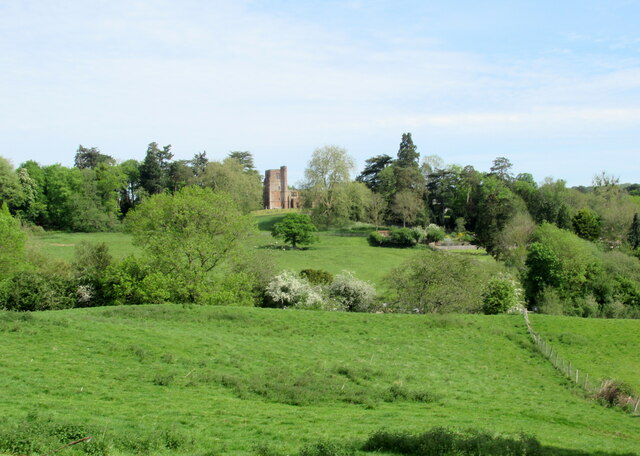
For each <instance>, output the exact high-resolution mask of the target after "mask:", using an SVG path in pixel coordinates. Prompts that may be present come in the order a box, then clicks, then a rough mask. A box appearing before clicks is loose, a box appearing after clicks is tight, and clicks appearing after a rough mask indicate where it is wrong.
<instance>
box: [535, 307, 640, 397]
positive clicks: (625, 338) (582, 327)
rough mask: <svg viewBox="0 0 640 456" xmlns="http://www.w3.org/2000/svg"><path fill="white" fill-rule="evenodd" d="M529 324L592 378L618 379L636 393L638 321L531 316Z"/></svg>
mask: <svg viewBox="0 0 640 456" xmlns="http://www.w3.org/2000/svg"><path fill="white" fill-rule="evenodd" d="M531 323H532V325H533V327H534V329H535V330H536V331H537V332H539V333H540V334H541V335H542V337H544V338H545V339H546V340H547V341H548V342H550V343H551V344H552V345H553V346H554V347H555V350H557V351H558V353H559V354H560V355H561V356H562V357H564V358H567V359H569V360H571V362H572V363H573V365H574V366H575V367H577V368H578V369H579V370H581V371H583V372H588V373H589V376H590V377H591V378H592V379H594V380H596V379H603V378H614V379H616V380H622V381H624V382H626V383H628V384H629V385H631V386H632V387H633V389H634V390H635V391H636V392H637V393H640V361H639V360H640V351H639V349H640V321H638V320H619V319H616V320H601V319H575V318H569V317H555V318H548V317H544V316H541V315H532V316H531Z"/></svg>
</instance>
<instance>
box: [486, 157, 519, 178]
mask: <svg viewBox="0 0 640 456" xmlns="http://www.w3.org/2000/svg"><path fill="white" fill-rule="evenodd" d="M511 168H513V165H512V164H511V162H510V161H509V159H508V158H506V157H498V158H496V159H495V160H494V161H493V165H492V166H491V169H490V170H489V175H490V176H495V177H497V178H498V179H500V180H501V181H503V182H507V183H509V182H511V181H513V174H512V173H511Z"/></svg>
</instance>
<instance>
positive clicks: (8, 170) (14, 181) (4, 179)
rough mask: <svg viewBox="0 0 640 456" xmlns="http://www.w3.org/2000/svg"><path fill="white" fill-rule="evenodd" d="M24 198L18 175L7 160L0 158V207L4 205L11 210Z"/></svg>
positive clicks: (20, 203) (19, 204)
mask: <svg viewBox="0 0 640 456" xmlns="http://www.w3.org/2000/svg"><path fill="white" fill-rule="evenodd" d="M24 198H25V195H24V191H23V189H22V185H20V178H19V177H18V174H17V173H16V172H15V171H14V170H13V166H12V165H11V163H10V162H9V160H7V159H5V158H2V157H0V206H1V205H2V204H5V203H6V204H7V205H8V206H9V208H10V209H11V210H13V208H15V207H18V206H21V205H22V204H23V203H24Z"/></svg>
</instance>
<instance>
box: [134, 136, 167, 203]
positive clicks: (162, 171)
mask: <svg viewBox="0 0 640 456" xmlns="http://www.w3.org/2000/svg"><path fill="white" fill-rule="evenodd" d="M172 158H173V154H172V153H171V145H170V144H169V145H166V146H164V147H163V148H162V149H160V148H159V147H158V143H156V142H152V143H150V144H149V146H148V147H147V155H146V156H145V157H144V160H143V161H142V164H141V165H140V185H141V186H142V188H144V189H145V190H146V191H147V192H148V193H149V194H150V195H155V194H157V193H162V192H163V191H164V190H165V189H166V188H167V185H168V168H169V160H171V159H172Z"/></svg>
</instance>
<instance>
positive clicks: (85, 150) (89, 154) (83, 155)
mask: <svg viewBox="0 0 640 456" xmlns="http://www.w3.org/2000/svg"><path fill="white" fill-rule="evenodd" d="M100 164H106V165H109V166H114V165H115V164H116V161H115V159H114V158H113V157H111V156H110V155H105V154H102V153H100V149H98V148H97V147H84V146H83V145H82V144H80V145H79V146H78V151H77V152H76V158H75V161H74V166H75V167H76V168H80V169H95V168H96V167H97V166H98V165H100Z"/></svg>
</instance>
